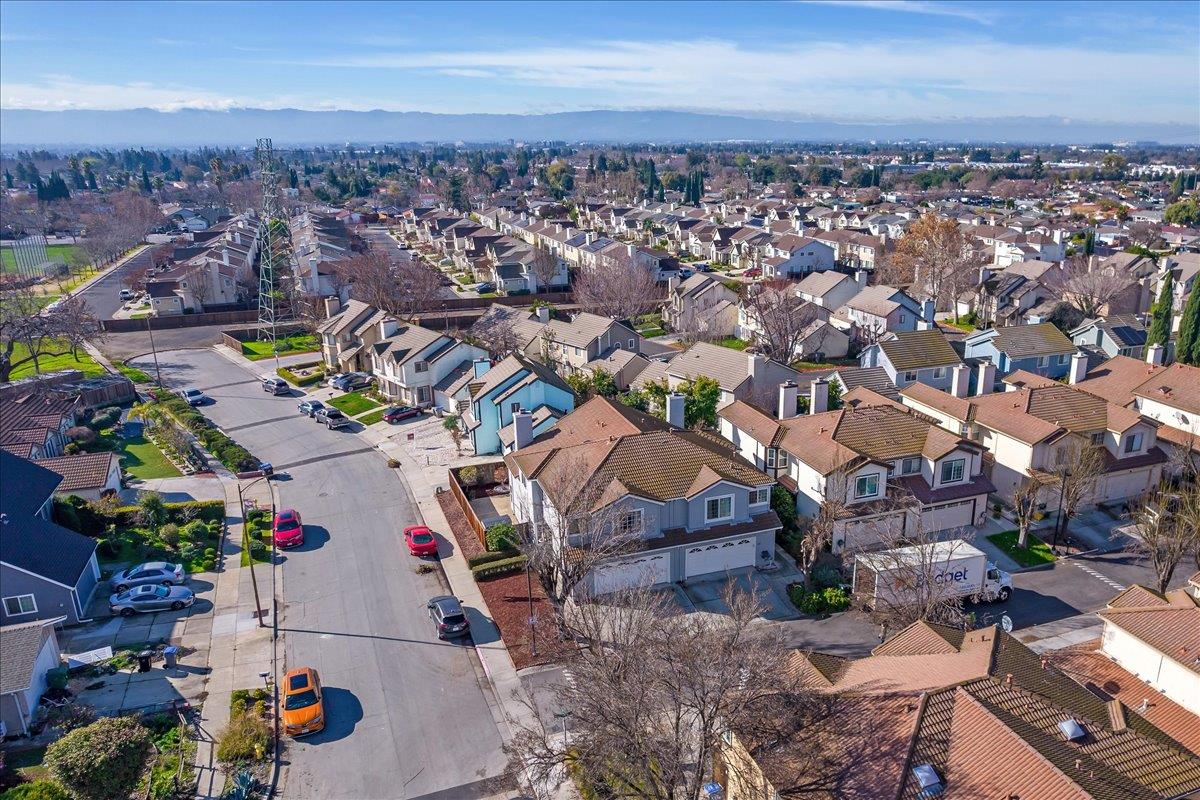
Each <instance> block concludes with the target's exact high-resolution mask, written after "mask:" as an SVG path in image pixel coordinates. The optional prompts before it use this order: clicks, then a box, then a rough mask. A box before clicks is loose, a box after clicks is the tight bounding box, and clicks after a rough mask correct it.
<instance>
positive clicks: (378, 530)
mask: <svg viewBox="0 0 1200 800" xmlns="http://www.w3.org/2000/svg"><path fill="white" fill-rule="evenodd" d="M147 361H148V359H139V360H137V361H136V362H135V363H136V364H137V365H138V366H140V367H141V368H143V369H147V368H148V366H147V363H146V362H147ZM159 363H160V366H161V368H162V370H163V377H164V379H165V380H166V382H167V383H168V384H169V385H171V386H176V387H178V386H183V385H187V386H196V387H199V388H200V389H202V390H204V391H205V393H206V394H208V395H209V396H210V397H212V398H213V399H214V400H215V402H214V403H212V404H210V405H207V406H204V407H202V408H201V410H202V411H203V412H204V413H205V414H206V415H208V416H209V418H210V419H212V420H213V421H214V422H216V423H217V424H218V425H220V426H221V427H222V428H223V429H224V430H225V431H226V432H228V433H229V435H230V436H233V437H234V438H235V439H237V441H238V442H240V443H241V444H243V445H244V446H246V447H247V448H249V449H250V451H251V452H253V453H254V454H255V455H257V456H259V457H260V458H264V459H266V460H269V461H271V462H272V463H273V464H274V465H275V469H276V471H277V472H284V473H287V477H288V478H289V479H281V480H279V481H278V482H277V489H278V491H279V494H280V497H281V502H282V503H283V504H284V506H287V507H293V508H296V509H297V510H298V511H299V512H300V514H301V516H302V518H303V522H304V529H305V539H306V542H305V544H304V545H303V546H302V547H300V548H297V549H296V550H291V551H287V552H286V553H284V554H283V556H282V558H283V562H282V567H281V569H282V579H283V586H284V598H285V602H284V610H283V613H282V615H281V627H282V629H283V630H284V632H285V633H284V637H285V653H286V656H285V657H286V667H287V668H292V667H297V666H312V667H315V668H316V669H317V670H318V672H319V673H320V675H321V679H322V681H323V683H324V686H325V691H326V704H327V705H326V719H327V720H328V722H327V727H326V729H325V730H324V731H323V732H321V733H319V734H317V735H315V736H312V737H309V738H306V739H303V740H299V741H294V742H292V743H291V744H290V747H289V750H288V754H287V761H288V762H289V765H288V767H287V768H286V773H285V781H284V788H283V792H282V796H284V797H287V798H357V799H361V800H368V799H370V798H426V800H433V798H438V799H439V800H442V799H443V798H444V799H445V800H449V798H472V797H477V796H482V795H486V794H487V793H488V790H489V788H490V781H489V780H488V779H491V778H493V777H494V776H496V775H498V774H499V773H500V772H501V771H502V769H503V766H504V757H503V755H502V753H501V750H500V747H501V740H500V735H499V732H498V730H497V728H496V723H495V720H494V718H493V716H492V712H491V710H490V708H489V695H488V694H487V692H488V690H487V689H486V688H485V687H486V682H485V681H484V680H483V675H482V671H481V667H480V664H479V661H478V659H477V658H476V656H475V652H474V650H473V648H472V647H471V644H470V640H467V641H466V642H439V641H438V640H437V638H436V637H435V635H434V632H433V628H432V625H431V623H430V621H429V619H428V617H427V616H426V611H425V603H426V601H427V600H428V598H430V597H432V596H434V595H437V594H443V593H445V591H446V590H445V587H444V584H443V578H442V575H441V573H440V572H437V571H434V572H432V573H429V574H424V575H421V574H417V573H416V572H415V571H414V568H415V567H416V565H417V563H418V562H417V561H416V560H414V559H412V558H411V557H410V556H408V554H407V552H406V551H404V549H403V542H402V536H401V531H402V529H403V527H404V526H405V525H408V524H412V523H413V522H415V521H419V520H418V517H417V515H416V511H415V508H414V504H413V503H412V501H411V499H410V498H409V496H408V492H407V488H406V487H405V485H404V484H403V482H402V481H401V480H398V479H397V473H396V472H395V471H394V470H390V469H388V468H387V466H386V463H385V461H384V459H383V457H382V456H381V455H380V454H379V453H378V452H376V451H374V450H371V449H370V448H369V447H367V445H366V444H365V443H364V442H363V440H362V439H360V438H359V437H357V436H355V435H353V433H350V432H345V431H342V432H339V431H329V430H327V429H325V428H324V427H322V426H319V425H317V424H316V423H315V422H313V421H311V420H309V419H307V418H306V417H302V416H300V415H299V414H298V413H297V412H296V404H297V402H298V401H299V398H300V394H299V393H297V394H296V395H294V396H292V397H273V396H271V395H268V394H266V393H265V392H263V391H262V389H261V388H260V387H259V385H258V383H257V381H256V380H255V375H256V373H255V372H253V371H251V370H248V369H246V368H244V367H242V366H241V365H238V364H235V363H233V362H231V361H230V360H228V359H226V358H224V357H222V356H221V355H218V354H217V353H215V352H213V351H211V350H188V351H174V352H167V353H160V354H159ZM479 615H480V612H479V611H478V610H477V609H471V608H468V616H469V617H475V618H477V619H478V618H480V617H479Z"/></svg>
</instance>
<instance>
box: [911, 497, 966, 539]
mask: <svg viewBox="0 0 1200 800" xmlns="http://www.w3.org/2000/svg"><path fill="white" fill-rule="evenodd" d="M974 514H975V501H974V499H971V500H959V501H958V502H955V503H941V504H939V505H936V506H930V507H929V508H927V509H925V510H924V511H922V512H921V526H922V527H923V528H924V529H925V531H926V532H927V533H936V532H937V531H945V530H950V529H951V528H965V527H967V526H968V525H973V524H974V523H975V519H974Z"/></svg>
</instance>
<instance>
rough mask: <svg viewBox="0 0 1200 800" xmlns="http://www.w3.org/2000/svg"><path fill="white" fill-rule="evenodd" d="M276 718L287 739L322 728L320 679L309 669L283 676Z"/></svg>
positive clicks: (315, 672) (297, 670)
mask: <svg viewBox="0 0 1200 800" xmlns="http://www.w3.org/2000/svg"><path fill="white" fill-rule="evenodd" d="M280 705H281V706H282V708H281V709H280V714H279V716H280V719H281V720H282V721H283V732H284V733H286V734H287V735H288V736H305V735H307V734H310V733H316V732H317V731H319V730H323V729H324V728H325V703H324V701H323V700H322V699H321V679H320V678H319V677H318V676H317V671H316V670H315V669H313V668H312V667H298V668H296V669H294V670H291V671H290V672H288V673H287V674H286V675H284V676H283V694H282V696H281V698H280Z"/></svg>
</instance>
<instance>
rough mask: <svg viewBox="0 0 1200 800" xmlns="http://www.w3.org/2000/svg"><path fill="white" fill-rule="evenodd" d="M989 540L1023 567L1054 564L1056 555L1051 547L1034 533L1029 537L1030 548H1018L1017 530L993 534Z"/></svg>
mask: <svg viewBox="0 0 1200 800" xmlns="http://www.w3.org/2000/svg"><path fill="white" fill-rule="evenodd" d="M987 538H988V541H989V542H991V543H992V544H994V545H996V547H999V548H1000V549H1001V550H1003V551H1004V553H1005V555H1007V556H1009V557H1010V558H1011V559H1012V560H1013V561H1016V562H1017V563H1018V564H1020V565H1021V566H1022V567H1040V566H1042V565H1043V564H1052V563H1054V553H1053V552H1052V551H1051V550H1050V547H1049V546H1048V545H1047V544H1046V543H1045V542H1043V541H1041V540H1040V539H1038V538H1037V537H1036V536H1034V535H1033V534H1032V533H1030V535H1029V547H1028V548H1021V547H1017V532H1016V531H1015V530H1014V531H1004V532H1003V533H993V534H992V535H991V536H989V537H987Z"/></svg>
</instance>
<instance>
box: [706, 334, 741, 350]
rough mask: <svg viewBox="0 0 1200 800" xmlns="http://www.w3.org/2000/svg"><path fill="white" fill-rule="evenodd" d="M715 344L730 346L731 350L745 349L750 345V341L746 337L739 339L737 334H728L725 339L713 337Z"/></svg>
mask: <svg viewBox="0 0 1200 800" xmlns="http://www.w3.org/2000/svg"><path fill="white" fill-rule="evenodd" d="M712 343H713V344H715V345H718V346H719V347H728V348H729V349H730V350H745V349H746V348H747V347H749V346H750V343H749V342H747V341H746V340H745V339H739V338H738V337H736V336H726V337H725V338H724V339H713V342H712Z"/></svg>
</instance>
